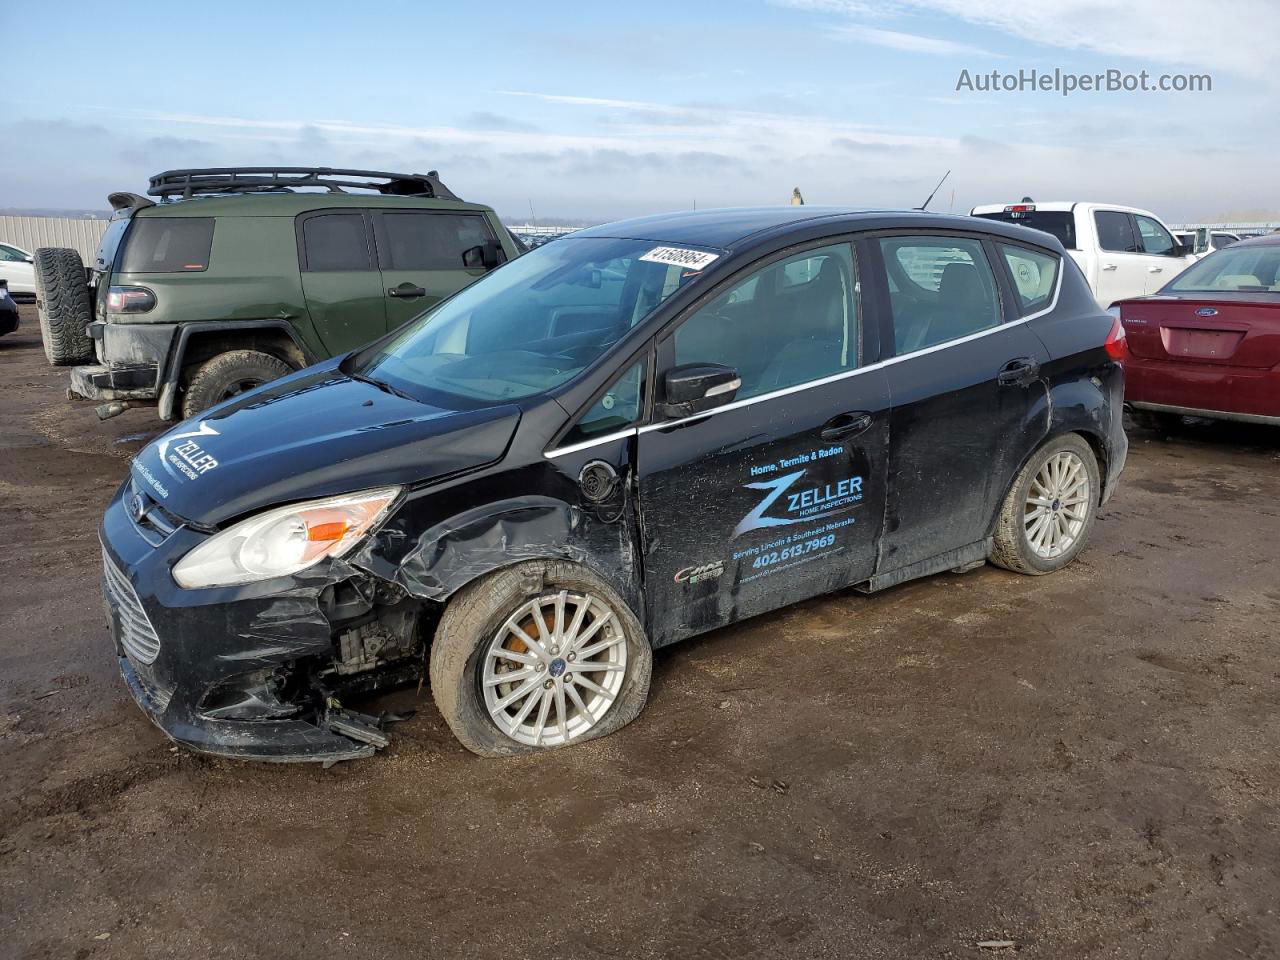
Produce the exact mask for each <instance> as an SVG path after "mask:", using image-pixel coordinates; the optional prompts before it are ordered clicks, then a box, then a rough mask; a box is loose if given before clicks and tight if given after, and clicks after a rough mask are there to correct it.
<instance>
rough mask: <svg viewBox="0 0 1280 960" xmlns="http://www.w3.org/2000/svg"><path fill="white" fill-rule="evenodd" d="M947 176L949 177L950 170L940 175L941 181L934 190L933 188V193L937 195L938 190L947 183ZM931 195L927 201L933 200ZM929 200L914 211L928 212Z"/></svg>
mask: <svg viewBox="0 0 1280 960" xmlns="http://www.w3.org/2000/svg"><path fill="white" fill-rule="evenodd" d="M949 176H951V171H950V170H948V171H947V172H946V173H944V174H943V175H942V179H941V180H939V181H938V185H937V186H936V187H934V188H933V193H937V192H938V191H939V190H940V189H942V185H943V184H944V183H946V182H947V177H949ZM933 193H931V194H929V200H932V199H933ZM929 200H926V201H925V202H924V203H922V204H920V206H918V207H916V209H917V210H928V209H929Z"/></svg>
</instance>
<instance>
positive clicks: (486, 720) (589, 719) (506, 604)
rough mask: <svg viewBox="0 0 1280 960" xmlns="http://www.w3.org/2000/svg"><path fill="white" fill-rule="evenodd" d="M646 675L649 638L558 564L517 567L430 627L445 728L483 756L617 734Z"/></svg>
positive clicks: (478, 586)
mask: <svg viewBox="0 0 1280 960" xmlns="http://www.w3.org/2000/svg"><path fill="white" fill-rule="evenodd" d="M583 607H585V612H583V613H579V612H578V611H579V610H580V608H583ZM597 620H598V621H599V622H598V623H597V622H596V621H597ZM513 624H514V625H515V627H516V629H515V630H513V629H512V625H513ZM521 637H523V640H522V639H520V638H521ZM525 641H529V642H527V643H526V642H525ZM495 651H498V652H496V653H495ZM596 667H598V668H599V669H598V670H597V669H593V668H596ZM652 669H653V656H652V653H651V651H650V649H649V641H648V638H647V637H646V636H645V634H644V630H643V628H642V627H641V626H640V621H639V620H638V619H636V616H635V614H634V613H633V612H632V611H631V609H630V608H629V607H628V606H627V604H626V603H625V602H624V601H623V599H622V597H620V596H619V595H618V594H617V592H616V591H614V590H613V588H612V587H610V586H609V585H608V584H607V583H605V582H604V581H603V580H602V579H600V577H598V576H596V575H595V574H594V573H592V572H591V571H590V570H587V569H586V568H585V567H582V566H579V565H578V564H575V563H569V562H567V561H560V560H531V561H529V562H526V563H521V564H517V565H515V566H513V567H508V568H506V569H504V570H499V571H497V572H496V573H492V574H490V575H489V576H487V577H482V578H481V579H480V580H478V581H476V582H475V583H472V584H470V585H469V586H467V587H464V588H463V589H462V590H460V591H458V593H457V594H455V595H454V597H453V598H452V599H451V600H450V601H449V605H448V607H446V608H445V612H444V615H443V616H442V617H441V619H440V624H439V626H438V627H437V628H436V635H435V641H434V643H433V644H432V646H431V654H430V665H429V672H430V679H431V694H432V697H433V698H434V699H435V702H436V706H437V707H439V709H440V713H441V715H442V716H443V717H444V719H445V722H446V723H448V724H449V728H450V729H451V730H452V731H453V733H454V735H455V736H456V737H457V738H458V740H459V741H460V742H461V743H462V745H463V746H464V747H466V748H467V749H468V750H470V751H471V752H472V753H476V754H479V755H480V756H482V757H503V756H511V755H514V754H522V753H532V752H534V751H535V750H545V749H549V748H554V747H559V746H564V745H566V744H575V743H580V742H583V741H586V740H592V739H595V738H596V737H602V736H605V735H606V734H610V733H613V732H614V731H616V730H619V729H621V728H622V727H624V726H625V725H626V724H628V723H630V722H631V721H632V720H634V719H635V718H636V716H637V715H639V713H640V710H641V709H642V708H643V707H644V703H645V700H646V699H647V698H648V695H649V676H650V674H651V672H652ZM504 677H511V679H510V680H504V679H503V678H504ZM525 687H528V688H529V689H528V692H527V693H525V694H524V695H523V696H521V695H520V694H521V690H522V689H523V688H525ZM606 694H607V696H606ZM505 701H509V702H505ZM544 702H545V705H544ZM499 722H502V724H503V726H502V727H501V728H500V727H499Z"/></svg>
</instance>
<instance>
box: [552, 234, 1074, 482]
mask: <svg viewBox="0 0 1280 960" xmlns="http://www.w3.org/2000/svg"><path fill="white" fill-rule="evenodd" d="M1053 255H1054V256H1057V254H1056V253H1055V254H1053ZM1065 273H1066V265H1065V264H1064V263H1063V262H1062V257H1058V278H1057V280H1056V282H1055V283H1054V288H1053V299H1052V300H1051V301H1050V302H1049V305H1048V306H1047V307H1045V308H1044V309H1043V310H1037V311H1036V312H1035V313H1029V314H1027V315H1026V316H1025V317H1019V318H1018V319H1017V320H1010V321H1009V322H1008V323H1000V324H997V325H996V326H994V327H988V328H987V329H986V330H979V331H977V332H976V333H971V334H968V335H967V336H963V337H957V338H956V339H954V340H947V341H945V342H944V343H935V344H934V345H933V346H930V347H923V348H921V349H919V350H913V351H912V352H911V353H904V354H902V355H901V356H897V357H890V358H889V359H887V360H879V361H877V362H876V363H872V364H868V365H867V366H865V367H858V368H856V369H854V370H846V371H844V372H843V373H836V374H832V375H831V376H829V377H823V378H822V379H820V380H809V381H807V382H805V383H798V384H796V385H795V386H792V387H783V388H782V389H781V390H773V391H770V392H769V393H762V394H760V395H759V396H757V397H747V398H746V399H744V400H735V401H733V402H732V403H726V404H725V405H724V406H722V407H715V408H714V409H711V410H707V411H704V412H703V413H695V414H693V415H692V416H689V417H681V418H680V419H679V420H663V421H662V422H661V423H650V424H646V425H645V426H641V427H628V428H627V429H625V430H619V431H618V432H617V433H611V434H608V435H607V436H603V437H596V438H595V439H594V440H584V441H582V442H581V443H574V444H570V445H569V446H567V447H558V448H556V449H555V450H549V451H546V452H544V453H543V454H542V455H543V457H545V458H546V459H548V460H551V459H554V458H555V457H560V456H564V455H565V454H570V453H578V452H579V451H582V450H589V449H590V448H592V447H595V446H600V445H601V444H605V443H612V442H613V441H615V440H621V439H623V438H624V437H629V436H631V435H632V434H636V435H639V434H644V433H650V432H652V431H654V430H663V429H666V428H667V427H674V426H679V425H680V424H682V423H688V422H689V421H690V420H702V419H704V418H707V417H714V416H716V415H717V414H720V413H728V412H729V411H730V410H738V409H741V408H742V407H748V406H751V405H752V404H754V403H764V402H765V401H767V400H776V399H777V398H778V397H785V396H789V395H790V394H793V393H799V392H800V391H801V390H810V389H812V388H814V387H824V386H826V385H827V384H829V383H836V382H838V381H840V380H847V379H849V378H850V377H856V376H858V375H859V374H862V373H870V372H871V371H872V370H880V369H883V368H885V367H891V366H893V365H894V364H896V363H902V362H903V361H904V360H911V359H914V358H915V357H922V356H925V355H926V354H930V353H936V352H937V351H939V350H946V349H947V348H948V347H953V346H956V345H957V344H961V343H969V342H970V341H972V340H977V339H979V338H981V337H986V336H990V335H991V334H993V333H998V332H999V331H1001V330H1008V329H1009V328H1010V327H1015V326H1017V325H1019V324H1022V323H1029V322H1030V321H1032V320H1035V319H1037V318H1039V317H1043V316H1045V315H1047V314H1050V313H1053V311H1054V310H1056V309H1057V308H1058V298H1059V297H1060V296H1061V294H1062V277H1063V274H1065Z"/></svg>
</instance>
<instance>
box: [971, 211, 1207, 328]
mask: <svg viewBox="0 0 1280 960" xmlns="http://www.w3.org/2000/svg"><path fill="white" fill-rule="evenodd" d="M970 213H971V215H972V216H975V217H983V218H985V219H987V220H1003V221H1004V222H1006V223H1020V224H1022V225H1023V226H1026V227H1033V228H1034V229H1036V230H1043V231H1045V232H1046V233H1051V234H1053V235H1054V236H1055V237H1057V238H1058V239H1059V240H1061V241H1062V245H1063V246H1064V247H1066V248H1067V252H1068V253H1070V254H1071V257H1072V259H1074V260H1075V262H1076V263H1077V264H1079V265H1080V269H1081V270H1082V271H1083V272H1084V276H1085V279H1086V280H1088V281H1089V286H1090V288H1092V290H1093V295H1094V296H1095V297H1097V298H1098V303H1100V304H1101V305H1102V306H1104V307H1109V306H1111V304H1113V303H1115V302H1116V301H1117V300H1125V299H1127V298H1129V297H1140V296H1142V295H1144V294H1148V293H1155V292H1156V291H1157V290H1159V289H1160V288H1161V287H1163V286H1164V285H1165V284H1166V283H1168V282H1169V281H1170V280H1172V279H1173V278H1174V277H1176V276H1177V275H1178V274H1180V273H1181V272H1182V271H1183V270H1185V269H1186V268H1187V267H1189V266H1191V264H1193V263H1195V261H1196V256H1195V254H1194V253H1193V252H1192V250H1191V248H1189V247H1187V246H1185V245H1184V244H1182V243H1179V242H1178V241H1177V240H1176V239H1175V238H1174V236H1173V232H1172V231H1171V230H1170V229H1169V228H1168V227H1166V226H1165V225H1164V224H1163V223H1162V222H1161V221H1160V218H1159V217H1157V216H1156V215H1155V214H1154V213H1151V212H1149V211H1147V210H1138V209H1136V208H1134V207H1121V206H1117V205H1116V204H1113V203H1088V202H1071V201H1054V202H1052V203H1035V202H1034V201H1032V200H1029V199H1028V200H1023V201H1022V202H1020V203H1009V204H995V203H993V204H985V205H983V206H978V207H974V208H973V210H971V211H970Z"/></svg>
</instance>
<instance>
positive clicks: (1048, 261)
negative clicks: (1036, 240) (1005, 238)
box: [1000, 243, 1062, 314]
mask: <svg viewBox="0 0 1280 960" xmlns="http://www.w3.org/2000/svg"><path fill="white" fill-rule="evenodd" d="M1000 252H1001V253H1002V254H1004V260H1005V263H1007V264H1008V265H1009V273H1011V274H1012V275H1013V289H1014V293H1016V294H1017V296H1018V306H1019V307H1021V313H1023V314H1028V313H1035V312H1036V311H1037V310H1043V309H1044V308H1045V307H1047V306H1049V301H1050V300H1051V299H1052V298H1053V290H1054V284H1056V283H1057V282H1058V270H1059V269H1061V265H1062V261H1061V260H1059V259H1058V258H1057V257H1055V256H1053V255H1052V254H1048V253H1040V252H1039V251H1035V250H1029V249H1027V248H1026V247H1011V246H1007V245H1006V244H1003V243H1002V244H1000Z"/></svg>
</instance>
